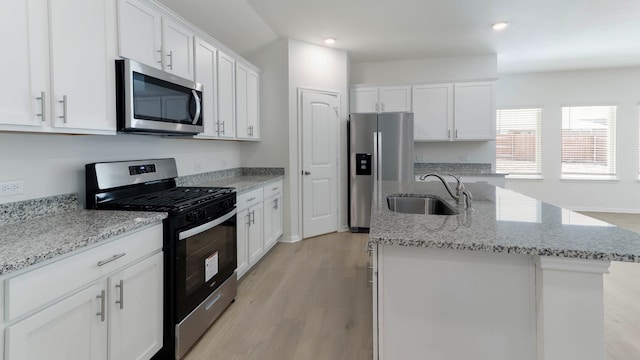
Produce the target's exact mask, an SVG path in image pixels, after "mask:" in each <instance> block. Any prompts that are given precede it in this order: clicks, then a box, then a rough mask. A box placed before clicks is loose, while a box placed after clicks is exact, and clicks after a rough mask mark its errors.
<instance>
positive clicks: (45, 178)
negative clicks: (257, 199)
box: [0, 132, 268, 204]
mask: <svg viewBox="0 0 640 360" xmlns="http://www.w3.org/2000/svg"><path fill="white" fill-rule="evenodd" d="M242 146H244V144H242V143H239V142H234V141H220V140H216V141H212V140H193V139H170V138H163V137H160V136H152V135H128V134H121V135H116V136H97V135H95V136H94V135H52V134H23V133H10V132H6V133H0V154H2V156H0V181H7V180H24V190H25V192H24V194H23V195H17V196H6V197H0V203H8V202H14V201H20V200H26V199H35V198H40V197H46V196H52V195H58V194H66V193H73V192H76V193H78V195H79V196H80V200H81V202H82V204H84V192H85V185H84V165H85V164H88V163H92V162H99V161H117V160H133V159H147V158H162V157H175V158H176V162H177V165H178V174H179V175H180V176H183V175H190V174H194V173H200V172H206V171H213V170H220V169H227V168H234V167H238V166H242V165H243V161H242V158H241V156H240V149H241V148H242ZM266 165H268V164H265V166H266Z"/></svg>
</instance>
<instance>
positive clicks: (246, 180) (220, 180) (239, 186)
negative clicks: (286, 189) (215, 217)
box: [176, 168, 284, 194]
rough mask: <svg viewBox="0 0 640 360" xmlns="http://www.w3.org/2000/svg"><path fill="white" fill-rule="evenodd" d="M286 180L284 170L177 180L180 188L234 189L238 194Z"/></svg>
mask: <svg viewBox="0 0 640 360" xmlns="http://www.w3.org/2000/svg"><path fill="white" fill-rule="evenodd" d="M278 179H284V169H283V168H242V169H232V170H222V171H213V172H209V173H201V174H196V175H188V176H183V177H179V178H178V179H176V182H177V185H178V186H212V187H216V186H223V187H234V188H236V191H237V192H238V194H241V193H243V192H247V191H251V190H254V189H257V188H259V187H262V186H264V185H266V184H268V183H270V182H273V181H275V180H278Z"/></svg>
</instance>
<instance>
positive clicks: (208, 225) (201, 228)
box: [178, 208, 237, 240]
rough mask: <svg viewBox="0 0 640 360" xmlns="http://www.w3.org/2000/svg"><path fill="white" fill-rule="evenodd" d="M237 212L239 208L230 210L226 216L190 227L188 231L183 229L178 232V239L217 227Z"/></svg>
mask: <svg viewBox="0 0 640 360" xmlns="http://www.w3.org/2000/svg"><path fill="white" fill-rule="evenodd" d="M236 213H237V209H235V208H234V209H233V210H231V211H230V212H228V213H226V214H225V215H224V216H222V217H219V218H217V219H215V220H213V221H209V222H208V223H205V224H202V225H200V226H196V227H194V228H193V229H189V230H187V231H182V232H180V233H179V234H178V240H184V239H186V238H188V237H191V236H194V235H198V234H200V233H202V232H205V231H207V230H209V229H211V228H213V227H216V226H218V225H220V224H222V223H223V222H225V221H227V220H229V219H231V218H232V217H233V216H235V215H236Z"/></svg>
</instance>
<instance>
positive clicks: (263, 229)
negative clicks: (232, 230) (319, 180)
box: [237, 180, 282, 278]
mask: <svg viewBox="0 0 640 360" xmlns="http://www.w3.org/2000/svg"><path fill="white" fill-rule="evenodd" d="M237 206H238V278H240V277H242V276H243V275H244V274H245V273H246V272H247V271H249V269H251V267H252V266H253V265H255V264H256V263H257V262H258V261H260V259H262V257H263V256H264V255H265V254H266V253H267V252H268V251H269V250H270V249H271V248H272V247H273V246H274V245H275V244H276V242H277V240H278V238H279V237H280V236H281V235H282V180H277V181H275V182H272V183H269V184H266V185H264V186H263V187H261V188H258V189H255V190H251V191H249V192H246V193H244V194H241V195H239V196H238V200H237Z"/></svg>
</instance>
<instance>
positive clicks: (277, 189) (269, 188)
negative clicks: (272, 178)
mask: <svg viewBox="0 0 640 360" xmlns="http://www.w3.org/2000/svg"><path fill="white" fill-rule="evenodd" d="M281 192H282V180H278V181H276V182H273V183H271V184H267V185H265V186H264V198H265V199H268V198H270V197H272V196H273V195H276V194H279V193H281Z"/></svg>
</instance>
